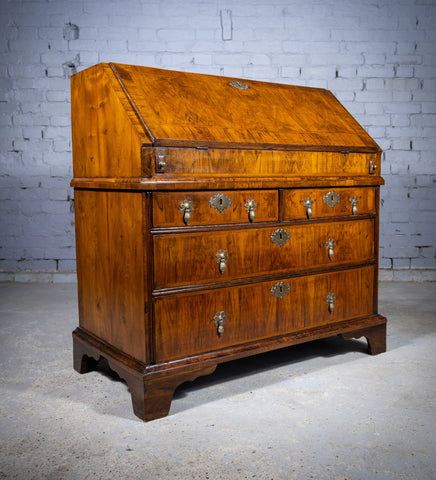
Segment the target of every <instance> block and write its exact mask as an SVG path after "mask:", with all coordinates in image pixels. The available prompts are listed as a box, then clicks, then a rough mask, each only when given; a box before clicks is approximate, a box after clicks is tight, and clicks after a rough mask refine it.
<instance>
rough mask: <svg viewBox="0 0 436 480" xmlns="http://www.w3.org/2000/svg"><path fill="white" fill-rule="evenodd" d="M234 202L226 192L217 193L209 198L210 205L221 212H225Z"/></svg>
mask: <svg viewBox="0 0 436 480" xmlns="http://www.w3.org/2000/svg"><path fill="white" fill-rule="evenodd" d="M232 203H233V202H232V199H231V198H230V197H229V196H228V195H226V194H225V193H217V194H215V195H214V196H213V197H210V198H209V205H210V206H211V207H212V208H214V209H215V210H217V211H218V212H219V213H223V212H224V210H227V209H228V208H229V207H231V206H232Z"/></svg>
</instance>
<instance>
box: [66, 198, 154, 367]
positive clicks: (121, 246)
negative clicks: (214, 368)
mask: <svg viewBox="0 0 436 480" xmlns="http://www.w3.org/2000/svg"><path fill="white" fill-rule="evenodd" d="M143 202H144V195H143V194H141V193H131V192H110V193H109V192H104V191H94V190H76V191H75V214H76V254H77V282H78V296H79V321H80V326H81V327H82V328H84V329H85V330H87V331H88V332H91V333H93V334H94V335H97V336H98V337H100V338H101V339H103V340H105V341H106V342H109V343H110V344H112V345H114V346H116V347H117V348H119V349H121V350H123V351H126V352H129V354H130V355H131V356H132V357H134V358H136V359H138V360H141V361H143V362H146V361H147V347H146V343H147V341H146V323H147V321H148V316H147V315H146V314H145V313H144V305H145V300H146V296H145V293H146V290H147V285H146V282H145V274H144V265H145V262H146V258H147V253H146V251H145V250H144V233H143V227H144V226H143V218H144V215H143V209H144V205H143Z"/></svg>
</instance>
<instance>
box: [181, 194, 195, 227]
mask: <svg viewBox="0 0 436 480" xmlns="http://www.w3.org/2000/svg"><path fill="white" fill-rule="evenodd" d="M193 210H194V206H193V205H192V201H191V200H187V199H185V200H183V202H182V203H181V204H180V211H181V212H182V215H183V222H184V223H185V225H189V223H190V221H191V213H192V211H193Z"/></svg>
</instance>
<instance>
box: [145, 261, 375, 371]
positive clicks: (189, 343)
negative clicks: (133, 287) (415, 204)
mask: <svg viewBox="0 0 436 480" xmlns="http://www.w3.org/2000/svg"><path fill="white" fill-rule="evenodd" d="M373 289H374V267H373V266H367V267H362V268H355V269H351V270H344V271H340V272H333V273H325V274H318V275H311V276H302V277H295V278H290V279H285V280H281V281H269V282H262V283H257V284H251V285H244V286H235V287H228V288H220V289H215V290H210V291H206V292H203V293H198V292H197V293H184V294H178V295H171V296H165V297H158V298H156V300H155V305H154V318H155V335H156V337H155V338H156V344H155V352H156V361H157V362H165V361H169V360H174V359H178V358H183V357H185V356H192V355H197V354H200V353H204V352H210V351H214V350H219V349H222V348H226V347H231V346H234V345H239V344H242V343H247V342H250V341H256V340H260V339H263V338H267V337H273V336H276V335H284V334H286V333H291V332H295V331H300V330H305V329H309V328H314V327H318V326H321V325H325V324H331V323H335V322H341V321H344V320H349V319H353V318H358V317H362V316H365V315H370V314H371V313H372V312H373Z"/></svg>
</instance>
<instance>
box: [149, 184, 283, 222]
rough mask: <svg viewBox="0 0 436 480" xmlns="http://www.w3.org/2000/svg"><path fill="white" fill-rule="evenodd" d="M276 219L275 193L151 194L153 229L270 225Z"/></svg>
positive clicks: (259, 191)
mask: <svg viewBox="0 0 436 480" xmlns="http://www.w3.org/2000/svg"><path fill="white" fill-rule="evenodd" d="M277 217H278V192H277V190H244V191H240V190H236V191H235V190H231V191H221V192H210V191H209V192H157V193H155V194H153V225H154V226H155V227H183V226H186V225H190V226H193V225H218V224H226V223H254V222H271V221H276V220H277Z"/></svg>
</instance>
